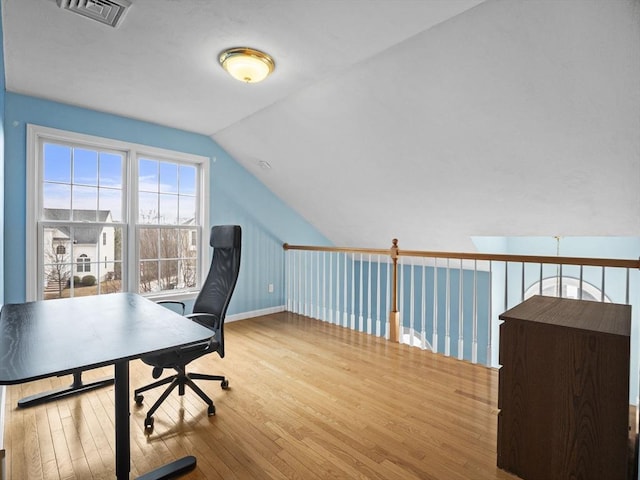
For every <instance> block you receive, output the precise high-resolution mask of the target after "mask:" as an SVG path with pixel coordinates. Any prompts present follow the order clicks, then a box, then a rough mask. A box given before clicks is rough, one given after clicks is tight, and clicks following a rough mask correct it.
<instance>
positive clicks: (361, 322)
mask: <svg viewBox="0 0 640 480" xmlns="http://www.w3.org/2000/svg"><path fill="white" fill-rule="evenodd" d="M363 269H364V258H363V256H362V253H360V288H359V290H360V302H359V304H360V311H359V312H358V330H360V331H361V332H364V315H363V313H364V312H363V305H364V294H363V293H362V292H363V291H364V285H362V278H363V277H362V275H363V272H362V270H363Z"/></svg>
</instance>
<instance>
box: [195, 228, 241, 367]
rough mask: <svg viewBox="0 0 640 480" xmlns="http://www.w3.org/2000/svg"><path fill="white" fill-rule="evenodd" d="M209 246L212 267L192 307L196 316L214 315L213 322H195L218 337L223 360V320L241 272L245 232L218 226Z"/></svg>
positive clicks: (196, 319) (213, 231) (205, 318)
mask: <svg viewBox="0 0 640 480" xmlns="http://www.w3.org/2000/svg"><path fill="white" fill-rule="evenodd" d="M209 245H211V246H212V247H213V258H212V260H211V267H210V268H209V273H208V274H207V278H206V280H205V281H204V283H203V284H202V289H201V290H200V293H199V294H198V297H197V298H196V301H195V302H194V304H193V313H194V314H198V313H209V314H212V315H214V319H213V320H212V319H211V318H210V317H202V320H199V319H198V318H197V317H196V318H194V320H195V321H199V323H203V324H205V325H206V326H207V327H209V328H212V329H213V330H214V331H215V332H216V338H217V340H218V342H219V343H220V348H219V349H218V353H219V354H220V356H221V357H223V356H224V340H223V324H224V317H225V315H226V313H227V308H228V307H229V302H230V300H231V295H232V293H233V290H234V288H235V286H236V281H237V280H238V272H239V271H240V250H241V245H242V229H241V228H240V226H239V225H219V226H215V227H213V228H212V229H211V237H210V239H209ZM212 322H213V323H212Z"/></svg>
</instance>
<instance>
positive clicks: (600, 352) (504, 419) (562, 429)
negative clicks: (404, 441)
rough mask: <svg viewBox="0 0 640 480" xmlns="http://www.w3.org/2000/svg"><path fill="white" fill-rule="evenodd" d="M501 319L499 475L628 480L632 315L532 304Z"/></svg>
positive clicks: (552, 301) (556, 302)
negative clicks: (502, 470) (506, 473)
mask: <svg viewBox="0 0 640 480" xmlns="http://www.w3.org/2000/svg"><path fill="white" fill-rule="evenodd" d="M500 319H501V320H504V323H502V324H501V325H500V364H501V365H502V367H501V369H500V371H499V395H498V408H499V409H500V412H499V414H498V467H500V468H502V469H504V470H507V471H509V472H512V473H515V474H516V475H518V476H520V477H522V478H523V479H525V480H563V479H567V480H568V479H579V480H589V479H593V480H603V479H607V480H626V479H627V478H629V475H630V470H629V469H630V467H629V466H630V460H631V459H630V455H631V454H630V452H629V438H630V431H631V430H633V432H635V430H636V426H635V425H631V423H632V422H630V419H629V368H630V366H629V352H630V335H631V307H630V306H629V305H618V304H611V303H599V302H590V301H584V300H570V299H560V298H553V297H542V296H535V297H532V298H530V299H528V300H526V301H525V302H523V303H521V304H520V305H518V306H516V307H514V308H512V309H510V310H508V311H506V312H505V313H503V314H502V315H500ZM631 436H634V435H633V434H632V435H631Z"/></svg>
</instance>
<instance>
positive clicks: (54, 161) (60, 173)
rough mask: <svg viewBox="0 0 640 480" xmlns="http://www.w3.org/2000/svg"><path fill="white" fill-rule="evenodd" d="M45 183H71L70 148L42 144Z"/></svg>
mask: <svg viewBox="0 0 640 480" xmlns="http://www.w3.org/2000/svg"><path fill="white" fill-rule="evenodd" d="M43 178H44V181H45V182H64V183H70V182H71V147H65V146H62V145H55V144H53V143H45V144H44V175H43Z"/></svg>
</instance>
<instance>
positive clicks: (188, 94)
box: [2, 0, 640, 251]
mask: <svg viewBox="0 0 640 480" xmlns="http://www.w3.org/2000/svg"><path fill="white" fill-rule="evenodd" d="M2 2H3V5H2V10H3V29H4V36H5V38H4V48H5V63H6V77H7V78H6V86H7V90H8V91H11V92H17V93H24V94H28V95H33V96H38V97H44V98H48V99H52V100H57V101H61V102H64V103H69V104H73V105H79V106H83V107H87V108H92V109H96V110H101V111H106V112H111V113H116V114H120V115H125V116H129V117H133V118H137V119H142V120H147V121H151V122H155V123H159V124H163V125H168V126H171V127H176V128H181V129H185V130H189V131H194V132H198V133H202V134H206V135H211V136H212V138H213V139H214V140H215V141H216V142H218V143H219V144H220V145H221V146H222V147H223V148H224V149H225V150H227V151H228V152H229V153H230V154H231V155H232V156H233V157H234V158H235V159H236V160H237V161H238V162H240V163H241V164H242V165H244V166H245V167H246V168H247V170H249V171H250V172H251V173H253V174H254V175H255V176H257V177H258V178H259V179H260V180H261V181H262V182H264V183H265V184H266V185H267V186H268V187H269V188H270V189H271V190H272V191H273V192H274V193H275V194H276V195H278V196H279V197H280V198H282V199H283V200H284V201H285V202H286V203H288V204H289V205H290V206H291V207H292V208H294V209H295V210H297V211H298V212H299V213H300V214H301V215H302V216H303V217H305V218H306V219H307V220H308V221H309V222H310V223H311V224H313V225H314V226H316V228H318V230H320V231H321V232H322V233H324V234H325V235H326V236H327V237H328V238H329V239H330V240H332V241H333V242H334V243H335V244H337V245H348V246H371V247H385V246H387V245H388V244H389V243H390V240H391V238H393V237H397V238H399V239H400V245H401V247H404V248H411V249H414V248H416V249H417V248H420V249H429V250H464V251H469V250H473V249H474V247H473V244H472V242H471V237H472V236H482V235H487V236H517V235H531V236H547V235H548V236H553V235H563V236H579V235H585V236H600V235H615V236H625V235H630V236H639V235H640V202H639V200H640V188H639V187H640V53H639V52H640V1H639V0H566V1H547V0H495V1H494V0H487V1H484V2H483V1H481V0H422V1H419V0H341V1H326V0H265V1H260V2H255V1H250V0H244V1H241V0H240V1H239V0H180V1H177V0H133V1H132V4H133V5H132V7H131V9H130V11H129V12H128V13H127V15H126V17H125V19H124V21H123V23H122V25H121V26H120V27H119V28H117V29H113V28H111V27H107V26H104V25H101V24H99V23H96V22H94V21H91V20H88V19H86V18H83V17H80V16H78V15H74V14H72V13H70V12H67V11H64V10H61V9H59V8H58V6H57V5H56V3H55V1H54V0H28V1H25V0H2ZM244 45H246V46H253V47H256V48H260V49H263V50H265V51H267V52H269V53H270V54H271V55H272V56H273V57H274V59H275V61H276V70H275V72H274V74H273V75H272V77H270V78H269V79H267V80H266V81H265V82H263V83H261V84H256V85H244V84H241V83H237V82H235V81H233V80H232V79H231V78H230V77H228V76H227V75H226V73H225V72H224V71H223V70H222V69H221V68H220V67H219V66H218V65H217V62H216V57H217V54H218V53H219V52H220V51H221V50H223V49H225V48H227V47H233V46H244ZM260 161H266V162H268V163H269V164H270V165H271V169H263V168H260V166H259V162H260Z"/></svg>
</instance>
